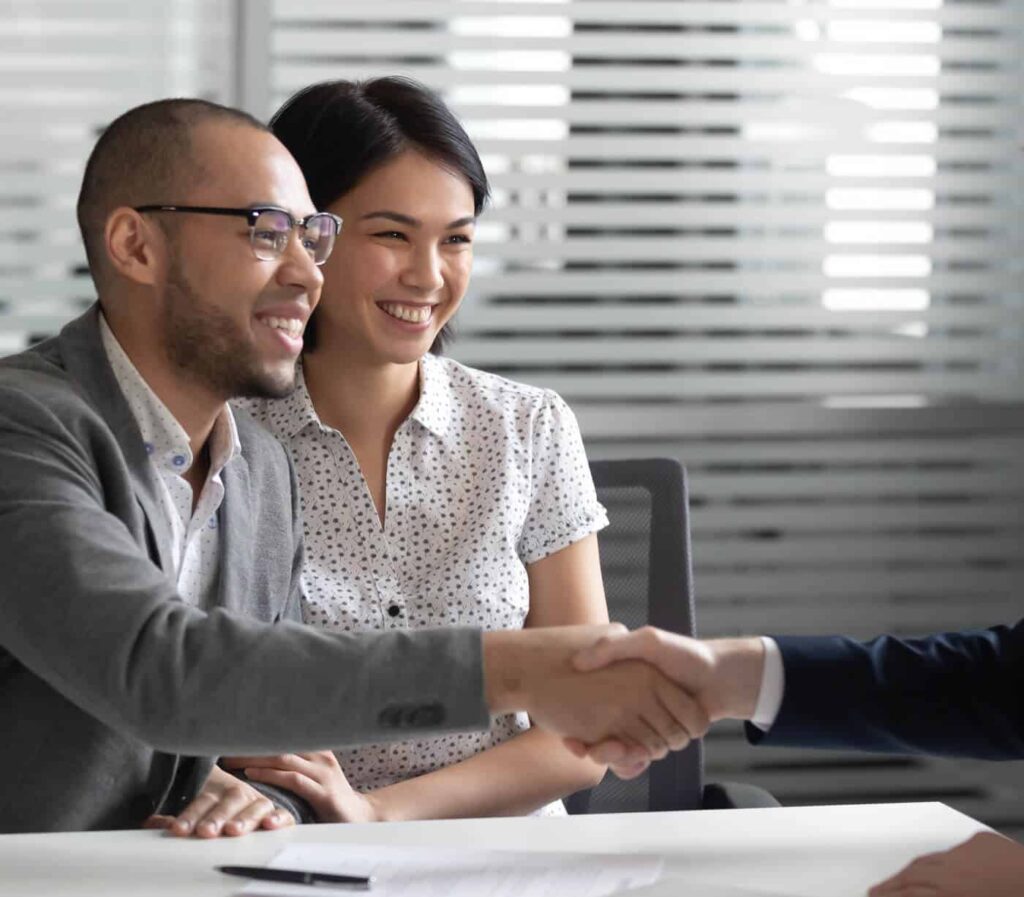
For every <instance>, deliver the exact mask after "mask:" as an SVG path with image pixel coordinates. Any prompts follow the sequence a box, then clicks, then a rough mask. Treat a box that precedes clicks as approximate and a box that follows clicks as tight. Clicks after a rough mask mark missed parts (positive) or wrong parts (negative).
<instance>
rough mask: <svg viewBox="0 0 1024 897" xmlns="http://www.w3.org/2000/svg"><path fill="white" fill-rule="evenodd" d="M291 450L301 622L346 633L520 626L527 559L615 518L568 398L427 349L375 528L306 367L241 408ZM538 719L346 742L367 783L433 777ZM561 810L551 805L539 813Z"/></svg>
mask: <svg viewBox="0 0 1024 897" xmlns="http://www.w3.org/2000/svg"><path fill="white" fill-rule="evenodd" d="M238 404H239V405H241V406H242V407H244V408H246V409H247V410H249V411H250V412H251V413H253V414H254V416H255V417H256V418H257V419H258V420H259V421H260V422H262V423H263V424H264V425H265V426H267V427H268V428H269V429H270V430H271V431H272V432H273V433H274V434H275V435H276V436H277V437H278V438H279V439H280V440H281V441H282V442H283V443H284V444H285V445H286V446H287V447H288V448H289V449H290V451H291V453H292V457H293V458H294V460H295V465H296V469H297V472H298V477H299V482H300V486H301V491H302V502H303V518H304V521H305V537H306V564H305V571H304V574H303V585H304V593H305V597H304V606H303V617H304V619H305V620H306V622H307V623H309V624H310V625H313V626H322V627H324V628H325V629H329V630H337V631H344V632H355V631H360V630H369V629H399V628H408V629H416V628H426V627H433V626H479V627H481V628H482V629H518V628H521V627H522V626H523V622H524V621H525V619H526V615H527V613H528V612H529V609H530V592H529V583H528V580H527V574H526V565H528V564H531V563H533V562H534V561H538V560H540V559H541V558H543V557H546V556H547V555H549V554H553V553H554V552H556V551H559V550H561V549H562V548H565V547H567V546H568V545H571V544H572V543H573V542H576V541H579V540H580V539H582V538H584V537H585V536H587V535H589V534H590V533H593V532H596V531H597V530H599V529H601V528H602V527H604V526H606V525H607V523H608V518H607V515H606V514H605V510H604V508H603V507H602V506H601V505H600V504H599V503H598V501H597V496H596V494H595V491H594V484H593V481H592V480H591V477H590V469H589V467H588V466H587V459H586V455H585V454H584V450H583V442H582V440H581V438H580V433H579V429H578V427H577V424H576V419H575V417H574V416H573V413H572V412H571V411H570V410H569V407H568V406H567V405H566V404H565V402H563V401H562V400H561V399H560V398H559V397H558V395H556V394H555V393H554V392H552V391H550V390H544V389H538V388H536V387H532V386H525V385H523V384H519V383H514V382H512V381H509V380H506V379H504V378H502V377H498V376H495V375H493V374H488V373H484V372H482V371H478V370H474V369H472V368H468V367H465V366H464V365H461V364H459V363H458V362H455V361H452V360H451V359H447V358H439V357H436V356H433V355H427V356H425V357H424V358H423V360H422V362H421V364H420V399H419V402H418V404H417V405H416V407H415V408H414V409H413V412H412V414H411V415H410V416H409V418H408V419H407V420H406V421H405V422H404V423H403V424H402V426H401V427H400V428H399V429H398V432H397V433H396V434H395V440H394V443H393V445H392V448H391V453H390V455H389V457H388V464H387V483H386V489H387V504H386V512H385V522H384V525H383V527H382V526H381V524H380V520H379V517H378V515H377V511H376V509H375V507H374V504H373V499H372V498H371V496H370V491H369V489H368V487H367V484H366V481H365V480H364V478H363V476H362V473H361V472H360V469H359V465H358V463H357V461H356V458H355V455H354V454H353V452H352V450H351V449H350V448H349V445H348V443H347V442H346V441H345V437H344V436H342V434H341V433H340V432H338V431H337V430H335V429H333V428H331V427H327V426H324V425H323V424H321V422H320V420H319V418H318V417H317V414H316V411H315V410H314V409H313V405H312V403H311V401H310V398H309V393H308V391H307V390H306V386H305V382H304V380H303V378H302V371H301V367H300V369H299V376H298V386H297V388H296V390H295V392H294V393H293V394H292V395H290V396H289V397H287V398H285V399H279V400H275V401H271V400H259V401H255V400H249V401H245V402H240V403H238ZM527 728H529V720H528V719H527V718H526V716H525V714H515V715H507V716H501V717H497V718H495V719H494V720H492V724H491V728H490V730H489V731H487V732H482V733H467V734H457V735H447V736H443V737H438V738H428V739H420V740H416V741H405V742H397V743H390V744H371V745H362V746H359V747H353V748H343V749H341V750H339V751H338V752H337V754H338V759H339V761H340V762H341V766H342V769H343V770H344V771H345V775H346V776H347V777H348V779H349V781H350V782H351V783H352V785H353V787H355V788H357V789H358V790H361V791H367V790H371V789H374V788H380V787H382V786H385V785H389V784H392V783H394V782H396V781H400V780H402V779H406V778H411V777H413V776H418V775H422V774H424V773H427V772H431V771H433V770H436V769H438V768H440V767H443V766H448V765H451V764H453V763H456V762H458V761H460V760H463V759H465V758H467V757H470V756H472V755H473V754H475V753H478V752H479V751H482V750H485V749H486V748H489V747H491V746H493V745H496V744H499V743H501V742H503V741H505V740H507V739H509V738H511V737H513V736H514V735H516V734H518V733H520V732H522V731H524V730H525V729H527ZM538 812H539V813H540V814H542V815H562V814H564V812H565V811H564V809H563V807H562V804H561V802H559V801H556V802H555V803H553V804H549V805H548V806H547V807H544V808H542V810H540V811H538Z"/></svg>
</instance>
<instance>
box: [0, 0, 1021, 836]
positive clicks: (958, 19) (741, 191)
mask: <svg viewBox="0 0 1024 897" xmlns="http://www.w3.org/2000/svg"><path fill="white" fill-rule="evenodd" d="M1022 59H1024V2H1021V0H788V2H786V0H765V2H751V0H737V2H730V0H707V2H696V0H628V2H620V0H572V2H567V0H502V2H499V0H389V2H387V3H366V2H358V0H302V2H293V0H288V2H285V0H276V2H275V0H249V2H245V0H202V2H200V0H162V2H143V0H90V2H88V3H82V2H75V0H35V2H32V0H0V354H6V353H7V352H12V351H15V350H18V349H20V348H22V347H23V346H25V345H27V344H28V343H29V342H31V341H33V340H35V339H38V338H40V337H42V336H44V335H47V334H50V333H53V332H54V331H55V330H56V329H57V328H59V327H60V325H61V324H62V323H63V322H64V321H65V320H67V319H68V318H70V317H71V316H72V315H74V314H76V313H77V312H78V311H79V310H80V309H82V308H84V307H85V306H87V305H88V304H89V303H90V302H91V301H92V299H93V295H92V285H91V282H90V281H89V279H88V276H87V273H86V269H85V267H84V261H85V259H84V254H83V252H82V249H81V247H80V245H79V239H78V234H77V231H76V229H75V222H74V199H75V194H76V192H77V189H78V184H79V178H80V175H81V170H82V165H83V162H84V159H85V157H86V154H87V152H88V150H89V148H90V146H91V144H92V142H93V141H94V139H95V137H96V136H97V134H98V133H99V131H100V130H101V129H102V127H103V126H104V125H105V124H106V123H107V122H108V121H109V120H110V119H111V118H112V117H113V116H115V115H117V114H118V113H120V112H121V111H123V110H124V109H126V108H127V107H129V106H132V105H135V104H137V103H141V102H144V101H146V100H150V99H154V98H157V97H163V96H170V95H184V94H188V95H202V96H205V97H209V98H211V99H215V100H219V101H222V102H227V103H231V104H236V105H241V106H243V107H245V108H246V109H248V110H249V111H251V112H253V113H255V114H257V115H258V116H261V117H265V116H267V115H269V113H270V112H271V111H273V110H274V109H275V108H276V107H277V106H278V105H279V104H280V103H281V101H282V100H284V99H285V97H287V96H288V95H289V94H291V93H292V92H293V91H295V90H296V89H298V88H300V87H303V86H304V85H306V84H308V83H310V82H313V81H317V80H321V79H327V78H360V77H368V76H373V75H382V74H390V73H405V74H408V75H412V76H413V77H416V78H418V79H420V80H422V81H424V82H426V83H427V84H429V85H432V86H434V87H436V88H439V89H441V90H442V91H443V92H444V94H445V95H446V97H447V98H448V99H449V101H450V102H451V103H452V105H453V106H454V108H455V109H456V110H457V112H458V113H459V114H460V116H461V117H462V118H463V120H464V122H465V123H466V124H467V126H468V129H469V131H470V132H471V134H472V135H473V136H474V138H475V139H476V141H477V144H478V146H479V148H480V151H481V154H482V155H483V158H484V161H485V164H486V165H487V168H488V171H489V173H490V176H491V178H492V182H493V185H494V188H495V197H494V204H493V207H492V209H491V210H490V211H489V212H488V213H487V214H486V215H485V217H484V219H483V221H482V223H481V224H480V227H479V239H478V243H477V270H476V276H475V280H474V282H473V285H472V288H471V294H470V296H469V297H468V298H467V300H466V303H465V306H464V308H463V310H462V311H461V313H460V315H459V318H458V332H459V339H458V341H457V343H456V345H455V347H454V349H453V351H452V354H453V355H454V356H455V357H457V358H459V359H460V360H463V361H465V362H467V363H469V364H473V365H477V366H481V367H485V368H489V369H491V370H494V371H498V372H500V373H503V374H507V375H508V376H510V377H514V378H518V379H521V380H525V381H528V382H532V383H538V384H543V385H546V386H551V387H553V388H555V389H557V390H558V391H559V392H561V393H562V395H563V396H565V397H566V399H568V400H569V401H570V403H571V404H572V406H573V408H574V409H575V411H576V413H577V415H578V417H579V420H580V423H581V425H582V429H583V432H584V435H585V437H586V440H587V442H588V446H589V449H590V452H591V454H592V456H594V457H630V456H651V455H668V456H673V457H677V458H679V459H681V460H682V461H683V462H684V463H685V464H686V466H687V468H688V470H689V474H690V485H691V491H692V495H693V518H692V521H693V536H694V557H695V565H696V587H697V609H698V623H699V625H700V628H701V631H702V633H703V634H705V635H717V634H727V633H737V632H761V631H767V632H805V633H816V632H836V631H842V632H848V633H852V634H855V635H863V636H869V635H872V634H875V633H878V632H880V631H890V632H898V633H915V632H923V631H933V630H939V629H946V628H962V627H971V626H980V625H988V624H991V623H994V622H997V621H1009V620H1013V619H1017V618H1019V617H1020V616H1021V615H1022V612H1024V297H1022V293H1024V263H1022V257H1024V151H1022V146H1024V125H1022V122H1024V116H1022V113H1024V101H1022V96H1024V64H1022ZM166 199H168V200H171V199H174V197H167V198H166ZM707 757H708V761H707V762H708V771H709V775H710V776H711V777H713V778H718V779H721V778H733V779H741V780H745V781H752V782H756V783H759V784H761V785H764V786H765V787H767V788H768V789H770V790H771V791H772V792H773V793H775V794H776V796H778V797H779V798H780V799H781V800H782V801H783V803H787V804H800V803H824V802H869V801H885V800H921V799H938V800H943V801H945V802H947V803H949V804H951V805H953V806H955V807H958V808H961V809H963V810H964V811H965V812H968V813H970V814H971V815H973V816H976V817H978V818H979V819H982V820H984V821H986V822H989V823H991V824H993V825H995V826H997V827H1000V828H1002V829H1003V830H1005V831H1007V832H1011V833H1013V832H1015V833H1016V834H1018V835H1020V834H1024V763H1014V764H985V763H975V762H963V761H958V762H944V761H935V760H917V759H893V758H884V757H864V756H860V755H851V754H844V753H839V752H805V751H772V750H765V749H758V750H755V749H753V748H749V747H748V746H747V745H746V744H745V742H744V741H743V740H742V739H741V737H740V732H739V729H738V728H735V727H734V728H729V727H725V728H723V729H721V730H718V731H716V732H714V733H713V734H712V735H711V736H710V737H709V739H708V751H707Z"/></svg>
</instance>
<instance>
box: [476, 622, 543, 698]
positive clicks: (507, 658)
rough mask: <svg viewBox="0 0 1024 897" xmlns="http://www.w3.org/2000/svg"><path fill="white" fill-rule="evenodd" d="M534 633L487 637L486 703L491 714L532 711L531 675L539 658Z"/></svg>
mask: <svg viewBox="0 0 1024 897" xmlns="http://www.w3.org/2000/svg"><path fill="white" fill-rule="evenodd" d="M531 635H532V633H528V632H525V631H523V630H519V631H515V632H510V631H498V632H485V633H484V634H483V662H484V700H485V701H486V703H487V707H488V709H489V710H490V712H491V714H493V715H498V714H502V713H514V712H516V711H519V710H527V711H528V710H529V707H528V706H527V704H528V703H529V697H530V679H531V677H530V672H531V669H532V667H534V666H535V661H536V658H534V659H531V655H532V654H535V653H536V652H535V651H532V650H531V649H532V648H533V645H532V642H533V641H534V640H533V639H531V637H530V636H531Z"/></svg>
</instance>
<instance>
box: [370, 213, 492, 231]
mask: <svg viewBox="0 0 1024 897" xmlns="http://www.w3.org/2000/svg"><path fill="white" fill-rule="evenodd" d="M368 218H386V219H388V220H389V221H395V222H397V223H398V224H404V225H406V227H420V226H421V225H422V224H423V222H422V221H420V220H419V219H418V218H413V217H412V216H411V215H403V214H402V213H401V212H391V211H388V210H387V209H378V210H377V211H376V212H367V213H366V214H365V215H362V216H360V218H359V220H360V221H365V220H366V219H368ZM475 222H476V216H475V215H466V216H465V217H464V218H456V219H455V220H454V221H451V222H449V223H448V224H447V225H446V226H445V230H452V229H454V228H456V227H465V226H466V225H467V224H474V223H475Z"/></svg>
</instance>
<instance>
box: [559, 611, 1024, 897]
mask: <svg viewBox="0 0 1024 897" xmlns="http://www.w3.org/2000/svg"><path fill="white" fill-rule="evenodd" d="M626 658H634V659H643V660H647V661H648V662H650V663H654V664H655V665H657V666H658V668H659V669H661V671H662V672H664V673H665V674H666V675H667V676H669V678H671V679H673V680H674V681H676V682H678V683H680V684H681V685H683V686H684V687H685V688H687V689H688V690H689V691H690V693H691V694H692V695H693V696H694V698H696V700H697V701H698V703H700V705H701V706H702V707H703V708H704V711H705V712H706V714H707V717H708V719H709V721H712V722H713V721H715V720H719V719H727V718H732V719H742V720H747V721H748V723H747V737H748V738H749V739H750V740H751V741H752V742H754V743H760V744H773V745H804V746H808V747H848V748H858V749H861V750H869V751H888V752H895V753H930V754H942V755H950V756H966V757H983V758H988V759H993V760H1013V759H1024V620H1021V621H1020V622H1018V623H1017V624H1016V625H1015V626H996V627H993V628H992V629H986V630H978V631H973V632H959V633H946V634H942V635H935V636H931V637H926V638H918V639H898V638H893V637H891V636H883V637H881V638H878V639H875V640H874V641H870V642H866V643H861V642H857V641H854V640H853V639H848V638H841V637H793V636H785V637H776V638H763V637H762V638H740V639H718V640H712V641H707V642H700V641H696V640H694V639H689V638H686V637H684V636H680V635H674V634H672V633H667V632H662V631H660V630H657V629H653V628H647V629H644V630H640V631H638V632H635V633H629V634H621V635H619V636H615V635H613V636H611V637H608V638H606V639H603V640H602V641H600V642H598V643H597V644H596V645H594V646H593V647H591V648H589V649H586V650H584V651H583V652H581V654H580V655H578V656H577V658H576V660H575V662H576V666H577V668H578V669H581V670H594V669H598V668H600V667H602V666H603V665H604V664H608V663H613V662H619V661H621V660H623V659H626ZM574 747H575V749H576V750H577V751H578V752H579V753H580V754H583V753H585V752H586V751H585V750H584V748H583V746H581V745H578V744H576V745H574ZM589 753H590V755H591V756H592V757H593V758H594V759H599V760H602V761H603V762H610V763H611V764H612V767H613V769H614V770H615V771H616V772H617V773H618V774H619V775H621V776H622V777H624V778H630V777H633V776H635V775H638V774H639V773H640V772H641V771H642V770H643V769H644V768H646V766H647V765H648V762H649V759H648V757H647V756H646V755H645V751H644V750H643V749H641V748H635V749H631V748H629V747H627V746H626V745H624V744H622V743H620V742H608V743H606V744H604V745H594V746H592V747H591V748H590V750H589ZM1022 883H1024V845H1019V844H1015V843H1014V842H1012V841H1009V840H1007V839H1005V838H1002V837H1001V836H998V835H994V834H987V833H986V834H982V835H978V836H976V837H975V838H972V839H971V840H970V841H968V842H967V843H965V844H963V845H960V846H959V847H957V848H954V849H953V850H951V851H947V852H945V853H943V854H937V855H933V856H929V857H922V858H921V859H919V860H917V861H915V862H914V863H912V864H911V865H910V866H908V867H907V869H905V870H903V872H901V873H900V874H899V875H897V876H895V877H894V878H893V879H890V880H889V881H887V882H884V883H882V884H881V885H879V886H877V887H876V888H875V889H874V890H873V891H872V895H877V897H883V895H884V897H904V895H906V897H910V895H913V894H918V893H920V894H928V895H935V897H945V895H950V897H952V895H956V894H963V895H967V894H970V895H972V897H1002V895H1004V894H1005V895H1010V894H1014V895H1019V894H1020V893H1022V889H1024V884H1022ZM915 889H917V890H915Z"/></svg>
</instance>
